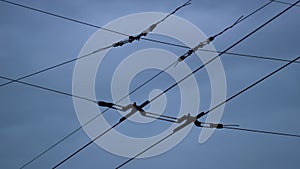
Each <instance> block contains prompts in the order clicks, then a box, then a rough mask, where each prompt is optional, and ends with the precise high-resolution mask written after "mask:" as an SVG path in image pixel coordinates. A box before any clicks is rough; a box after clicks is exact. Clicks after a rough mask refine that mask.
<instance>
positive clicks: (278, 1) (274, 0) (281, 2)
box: [269, 0, 300, 7]
mask: <svg viewBox="0 0 300 169" xmlns="http://www.w3.org/2000/svg"><path fill="white" fill-rule="evenodd" d="M269 1H273V2H276V3H280V4H285V5H291V4H292V3H290V2H285V1H280V0H269ZM295 6H297V7H300V5H295Z"/></svg>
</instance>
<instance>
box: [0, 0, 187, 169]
mask: <svg viewBox="0 0 300 169" xmlns="http://www.w3.org/2000/svg"><path fill="white" fill-rule="evenodd" d="M0 1H3V2H6V3H10V4H12V5H17V6H19V7H23V8H27V9H31V10H34V11H37V12H42V13H45V14H49V15H52V16H55V17H59V18H63V19H67V18H66V17H63V16H61V15H57V14H54V13H50V12H46V11H42V10H39V9H36V8H33V7H29V6H25V5H21V4H17V3H13V2H10V1H6V0H0ZM190 4H191V0H188V1H187V2H185V3H184V4H183V5H181V6H179V7H177V8H176V9H175V10H173V11H172V12H171V13H169V14H168V15H166V16H165V17H164V18H162V19H161V20H159V21H157V22H156V23H154V24H152V25H150V26H149V27H148V28H147V29H146V30H144V31H142V32H141V33H140V34H138V35H136V36H128V39H126V40H121V41H118V42H116V43H113V44H111V45H109V46H107V47H103V48H100V49H97V50H95V51H93V52H91V53H88V54H85V55H83V56H80V57H77V58H75V59H71V60H68V61H65V62H63V63H60V64H57V65H54V66H51V67H48V68H46V69H43V70H40V71H37V72H34V73H31V74H29V75H26V76H23V77H20V78H17V79H11V78H7V77H4V76H0V78H2V79H6V80H10V81H9V82H6V83H4V84H1V85H0V87H3V86H5V85H8V84H10V83H13V82H18V83H21V84H26V85H29V86H32V87H37V88H40V89H44V90H47V91H52V92H56V93H60V94H64V95H68V96H74V97H75V96H76V95H72V94H69V93H66V92H61V91H58V90H54V89H50V88H46V87H42V86H39V85H34V84H30V83H27V82H22V81H20V80H22V79H25V78H28V77H31V76H34V75H37V74H40V73H42V72H46V71H48V70H51V69H54V68H57V67H60V66H62V65H65V64H67V63H71V62H74V61H76V60H78V59H82V58H85V57H88V56H90V55H93V54H95V53H98V52H101V51H104V50H106V49H109V48H111V47H119V46H123V45H124V44H127V43H132V42H133V41H138V40H140V38H141V37H143V36H146V35H147V34H148V33H150V32H152V31H153V30H154V29H155V28H156V26H157V25H159V24H160V23H162V22H163V21H165V20H166V19H167V18H168V17H170V16H171V15H173V14H175V13H176V12H177V11H178V10H179V9H181V8H183V7H185V6H188V5H190ZM67 20H70V21H74V22H77V23H81V24H85V25H88V26H93V27H95V25H92V24H87V23H86V22H81V21H78V20H75V19H71V18H68V19H67ZM96 28H100V29H103V30H106V31H107V30H109V29H106V28H102V27H99V26H96ZM110 32H113V33H118V32H115V31H110ZM123 35H125V34H123ZM76 98H80V99H85V100H88V101H92V102H94V103H97V102H96V101H94V100H91V99H87V98H84V97H80V96H76ZM107 110H108V109H107ZM107 110H105V111H107ZM105 111H104V112H105ZM101 114H103V112H102V113H101ZM98 116H99V115H98ZM98 116H96V117H94V118H92V119H90V120H89V121H87V122H86V123H85V124H84V125H82V126H81V127H80V128H77V129H76V130H74V131H72V132H71V133H70V134H68V135H67V136H66V137H64V138H63V139H61V140H59V141H58V142H56V143H55V144H53V145H52V146H50V147H49V148H47V149H46V150H45V151H43V152H41V153H40V154H38V155H37V156H36V157H34V158H33V159H32V160H30V161H28V162H27V163H25V164H24V165H22V166H21V168H24V167H26V166H28V165H29V164H30V163H32V162H33V161H35V160H36V159H38V158H39V157H41V156H42V155H43V154H45V153H46V152H48V151H50V150H51V149H52V148H54V147H55V146H57V145H58V144H59V143H61V142H62V141H64V140H65V139H67V138H68V137H70V136H71V135H73V134H74V133H75V132H77V131H78V130H80V129H81V128H82V127H84V126H85V125H87V124H88V123H89V122H91V121H92V120H93V119H95V118H97V117H98Z"/></svg>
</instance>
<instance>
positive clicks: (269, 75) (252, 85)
mask: <svg viewBox="0 0 300 169" xmlns="http://www.w3.org/2000/svg"><path fill="white" fill-rule="evenodd" d="M299 2H300V0H298V1H296V2H295V3H293V4H292V5H291V6H289V7H288V8H286V9H285V10H283V11H282V12H280V13H279V14H277V15H275V16H274V17H273V18H271V19H270V20H268V21H267V22H265V23H264V24H262V25H261V26H259V27H258V28H257V29H255V30H254V31H252V32H251V33H249V34H248V35H246V36H245V37H244V38H242V39H241V40H239V41H238V42H237V43H235V44H238V43H240V42H241V41H243V40H245V39H246V38H247V37H249V36H250V35H252V34H253V33H255V32H256V31H258V30H260V29H261V28H263V27H264V26H266V25H267V24H268V23H270V22H272V21H273V20H274V19H276V18H277V17H279V16H280V15H282V14H283V13H285V12H286V11H288V10H289V9H291V8H292V7H293V6H295V5H297V4H298V3H299ZM235 44H233V45H232V46H231V47H229V48H228V49H227V50H225V52H226V51H228V50H229V49H231V48H232V47H234V46H235ZM222 53H223V52H222ZM299 58H300V56H298V57H297V58H295V59H294V60H293V61H291V62H289V63H287V64H285V65H284V66H282V67H280V68H279V69H277V70H275V71H273V72H272V73H270V74H268V75H267V76H265V77H263V78H262V79H260V80H258V81H257V82H255V83H253V84H251V85H250V86H248V87H247V88H245V89H244V90H242V91H240V92H238V93H237V94H235V95H233V96H232V97H230V98H229V99H226V100H225V101H224V102H222V103H221V104H222V105H223V104H224V103H226V102H228V101H230V100H232V99H233V98H235V97H237V96H239V95H240V94H242V93H243V92H245V91H247V90H249V89H250V88H252V87H254V86H255V85H257V84H259V83H260V82H262V81H264V80H265V79H267V78H269V77H271V76H272V75H274V74H276V73H277V72H279V71H280V70H282V69H284V68H285V67H287V66H289V65H290V64H291V63H293V62H295V61H297V60H298V59H299ZM210 62H211V61H209V62H208V63H210ZM196 70H197V69H196ZM183 79H186V78H183ZM168 90H170V89H169V88H168V89H167V90H166V91H168ZM159 96H160V95H158V97H159ZM156 98H157V97H155V98H153V99H156ZM153 99H152V100H150V102H151V101H153ZM221 104H219V105H217V106H216V107H214V108H213V109H210V110H209V111H207V112H205V113H204V115H206V114H208V113H209V112H211V111H212V110H214V109H216V108H217V107H219V106H221ZM173 134H174V133H171V134H170V135H168V136H167V137H164V138H163V139H161V140H160V141H158V142H156V143H155V144H153V145H152V146H150V147H148V148H147V149H145V150H144V151H142V152H141V153H139V154H137V155H135V156H134V157H133V158H130V159H129V160H127V161H126V162H124V163H122V164H121V165H120V166H118V167H117V168H120V167H122V166H124V165H125V164H127V163H129V162H130V161H132V160H133V159H135V158H136V157H138V156H139V155H141V154H143V153H145V152H146V151H148V150H149V149H151V148H152V147H154V146H156V145H157V144H159V143H160V142H162V141H163V140H165V139H167V138H168V137H170V136H171V135H173Z"/></svg>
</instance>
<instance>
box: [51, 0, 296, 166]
mask: <svg viewBox="0 0 300 169" xmlns="http://www.w3.org/2000/svg"><path fill="white" fill-rule="evenodd" d="M299 2H300V0H298V1H297V2H295V3H294V4H293V5H291V6H289V7H288V8H286V9H285V10H283V11H281V12H280V13H278V14H277V15H275V16H274V17H272V18H271V19H269V20H268V21H266V22H265V23H263V24H262V25H261V26H259V27H258V28H256V29H254V30H253V31H252V32H250V33H249V34H247V35H246V36H244V37H243V38H241V39H240V40H239V41H237V42H236V43H234V44H233V45H231V46H230V47H228V48H227V49H226V50H224V51H223V52H221V53H220V54H219V55H217V56H216V57H214V58H213V59H211V60H209V61H208V62H207V63H205V64H204V65H202V66H200V67H199V68H197V69H196V70H194V71H193V72H192V73H193V74H194V73H196V72H197V71H199V70H200V69H202V68H203V67H204V66H205V65H207V64H209V63H211V62H213V61H214V60H215V59H216V58H218V57H220V56H221V55H223V54H224V53H225V52H227V51H229V50H230V49H232V48H233V47H235V46H236V45H238V44H239V43H241V42H242V41H244V40H246V39H247V38H248V37H250V36H251V35H253V34H254V33H256V32H257V31H259V30H260V29H262V28H263V27H265V26H266V25H268V24H269V23H271V22H272V21H274V20H275V19H277V18H278V17H279V16H281V15H282V14H284V13H285V12H287V11H288V10H290V9H291V8H292V7H293V6H295V5H296V4H298V3H299ZM299 57H300V56H299ZM299 57H297V58H296V59H294V60H293V61H292V62H294V61H296V60H298V59H299ZM292 62H289V63H288V64H286V65H285V66H284V67H286V66H288V65H290V64H291V63H292ZM284 67H283V68H284ZM283 68H281V69H283ZM281 69H279V70H277V71H276V72H278V71H280V70H281ZM276 72H275V73H276ZM275 73H273V74H275ZM273 74H271V75H273ZM191 75H192V74H188V75H187V76H185V77H184V78H183V79H181V80H180V81H179V82H178V83H180V82H182V81H184V80H185V79H187V78H188V77H189V76H191ZM271 75H270V76H271ZM270 76H268V77H270ZM268 77H266V78H268ZM266 78H264V79H263V80H265V79H266ZM263 80H262V81H263ZM178 83H175V84H174V85H172V86H171V87H169V88H167V89H166V90H164V91H163V92H162V93H160V94H159V95H157V96H156V97H154V98H153V99H151V100H146V101H145V102H144V103H143V104H142V105H141V106H139V108H140V109H142V108H143V107H145V106H146V105H148V104H149V103H151V102H152V101H154V100H155V99H157V98H158V97H160V96H161V95H162V94H164V93H166V92H168V91H169V90H171V89H172V88H174V87H175V86H176V85H177V84H178ZM258 83H260V82H258ZM258 83H256V84H254V85H251V86H250V87H249V88H247V89H246V90H249V89H250V88H252V87H253V86H255V85H257V84H258ZM246 90H244V91H242V92H240V94H241V93H243V92H245V91H246ZM240 94H239V95H240ZM237 96H238V95H235V96H234V97H232V98H231V99H233V98H235V97H237ZM231 99H229V100H231ZM229 100H228V101H229ZM223 104H224V103H223ZM219 106H220V104H219ZM210 111H212V110H210ZM210 111H208V112H205V113H204V115H206V114H208V113H209V112H210ZM122 119H123V120H120V121H119V122H118V123H116V125H114V126H113V128H115V127H116V126H118V125H119V124H121V122H124V121H125V120H126V119H127V118H125V119H124V118H122ZM111 128H112V127H111ZM111 128H109V129H108V130H110V129H111ZM100 135H101V137H102V136H104V135H103V134H100ZM171 135H173V134H172V133H171V134H170V135H168V136H166V137H164V138H163V140H164V139H167V138H168V137H170V136H171ZM101 137H96V139H93V140H92V141H93V142H94V141H96V140H97V139H99V138H101ZM87 144H88V145H90V144H91V143H90V142H89V143H87ZM87 144H85V145H84V146H83V147H84V148H86V147H87V146H88V145H87ZM84 148H82V147H81V148H80V149H78V150H77V151H75V152H74V153H72V154H71V155H69V156H68V157H66V158H65V159H63V160H62V161H61V162H60V163H58V164H57V165H55V168H56V167H58V166H60V165H61V164H63V163H64V162H66V161H67V160H68V159H70V158H71V157H73V156H74V155H76V154H77V153H79V152H80V151H82V150H83V149H84ZM131 160H132V159H129V161H131ZM125 163H127V162H125Z"/></svg>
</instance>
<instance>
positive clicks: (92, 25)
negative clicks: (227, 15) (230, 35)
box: [0, 0, 272, 87]
mask: <svg viewBox="0 0 300 169" xmlns="http://www.w3.org/2000/svg"><path fill="white" fill-rule="evenodd" d="M0 1H2V2H5V3H9V4H11V5H15V6H19V7H22V8H25V9H29V10H33V11H36V12H40V13H43V14H47V15H50V16H54V17H57V18H61V19H65V20H68V21H72V22H75V23H79V24H83V25H86V26H90V27H94V28H98V29H102V30H106V31H109V32H113V33H116V34H120V35H124V36H128V37H130V35H127V34H124V33H121V32H117V31H114V30H110V29H106V28H103V27H100V26H97V25H94V24H90V23H87V22H83V21H80V20H77V19H73V18H68V17H65V16H62V15H58V14H55V13H51V12H48V11H44V10H41V9H37V8H33V7H30V6H25V5H22V4H19V3H15V2H11V1H7V0H0ZM188 3H190V1H188V2H186V3H185V4H188ZM271 3H272V1H270V2H268V3H266V4H264V5H263V6H261V7H260V8H258V9H256V10H255V11H253V12H252V13H250V14H249V15H248V16H246V17H244V18H243V19H241V21H243V20H245V19H247V18H249V17H251V16H252V15H254V14H255V13H257V12H258V11H260V10H262V9H263V8H265V7H267V6H268V5H269V4H271ZM185 4H184V5H182V6H181V7H183V6H185ZM178 9H180V7H178V8H177V9H175V10H174V11H173V12H172V13H175V12H176V11H177V10H178ZM170 14H171V13H170ZM168 16H170V15H167V16H166V17H165V18H167V17H168ZM165 18H163V19H162V20H161V21H159V22H158V23H160V22H162V21H164V20H165ZM241 21H240V22H241ZM224 31H226V30H224ZM220 34H222V33H220ZM141 39H143V40H147V41H150V42H155V43H161V44H165V45H172V46H177V47H179V46H181V45H176V44H172V43H168V42H163V41H159V40H155V39H148V38H143V37H141ZM111 47H113V45H111V46H107V47H104V48H101V49H99V50H97V52H99V51H102V50H106V49H109V48H111ZM181 47H182V46H181ZM185 48H189V47H185ZM91 54H94V52H92V53H89V54H86V55H84V56H81V57H78V58H75V59H71V60H68V61H65V62H62V63H59V64H56V65H54V66H51V67H48V68H45V69H42V70H39V71H37V72H34V73H31V74H28V75H25V76H23V77H20V78H18V79H14V80H13V81H9V82H6V83H3V84H1V85H0V87H3V86H6V85H8V84H11V83H13V82H16V81H18V80H22V79H25V78H28V77H32V76H35V75H37V74H40V73H43V72H46V71H49V70H52V69H54V68H57V67H60V66H63V65H65V64H68V63H72V62H74V61H76V60H79V59H82V58H85V57H87V56H90V55H91Z"/></svg>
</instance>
